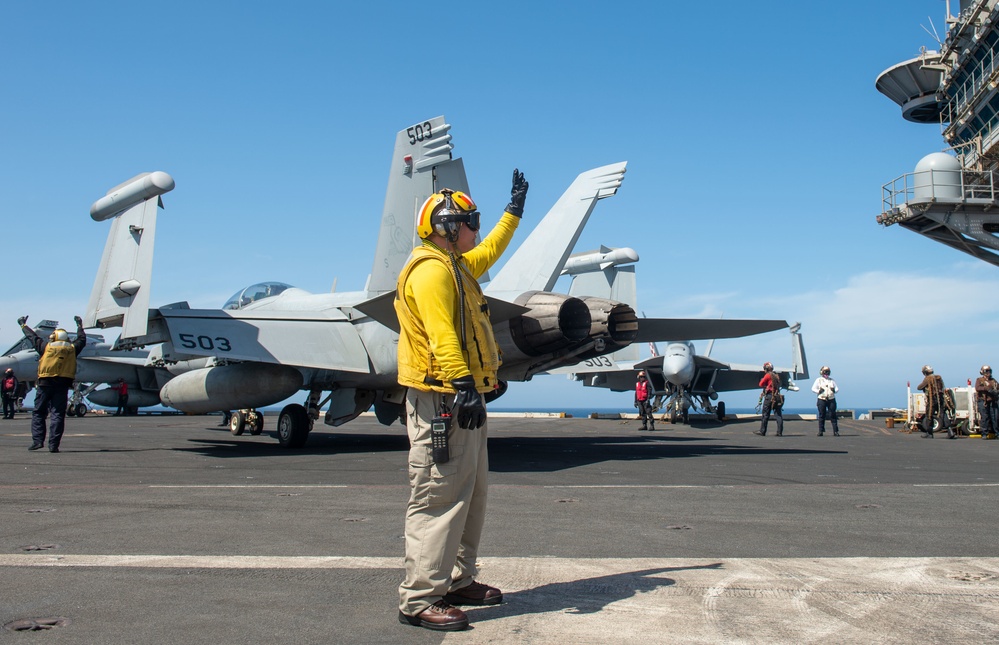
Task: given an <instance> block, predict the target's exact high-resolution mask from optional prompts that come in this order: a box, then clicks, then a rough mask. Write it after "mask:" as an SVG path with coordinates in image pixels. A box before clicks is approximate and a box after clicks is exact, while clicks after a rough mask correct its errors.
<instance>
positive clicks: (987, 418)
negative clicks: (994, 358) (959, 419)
mask: <svg viewBox="0 0 999 645" xmlns="http://www.w3.org/2000/svg"><path fill="white" fill-rule="evenodd" d="M978 373H979V374H981V376H979V377H978V378H977V379H975V396H976V397H977V398H978V421H979V426H980V427H981V431H982V439H995V438H996V427H997V426H996V424H997V422H999V382H997V381H996V380H995V379H994V378H992V367H990V366H989V365H982V369H980V370H978Z"/></svg>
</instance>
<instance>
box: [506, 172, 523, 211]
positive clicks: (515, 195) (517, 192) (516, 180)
mask: <svg viewBox="0 0 999 645" xmlns="http://www.w3.org/2000/svg"><path fill="white" fill-rule="evenodd" d="M527 187H528V184H527V180H526V179H524V173H522V172H520V171H519V170H517V169H516V168H514V169H513V186H511V188H510V203H509V204H507V206H506V212H508V213H510V214H511V215H516V216H517V217H520V216H522V215H523V214H524V201H525V200H526V199H527Z"/></svg>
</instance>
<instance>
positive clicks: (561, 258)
mask: <svg viewBox="0 0 999 645" xmlns="http://www.w3.org/2000/svg"><path fill="white" fill-rule="evenodd" d="M450 130H451V126H450V125H449V124H447V123H446V122H445V120H444V117H436V118H434V119H430V120H427V121H423V122H420V123H418V124H415V125H413V126H411V127H409V128H406V129H405V130H402V131H400V132H399V133H398V134H397V136H396V143H395V150H394V153H393V158H392V165H391V171H390V176H389V182H388V190H387V193H386V198H385V206H384V210H383V213H382V219H381V228H380V231H379V236H378V241H377V246H376V252H375V260H374V263H373V266H372V270H371V273H370V275H369V276H368V280H367V284H366V286H365V288H364V290H363V291H360V292H351V293H327V294H311V293H308V292H305V291H303V290H301V289H296V288H294V287H291V286H289V285H286V284H282V283H261V284H258V285H254V286H253V287H249V288H247V289H244V290H242V291H241V292H239V293H237V294H236V296H234V297H233V298H232V299H231V300H230V301H229V302H228V303H227V304H226V305H225V306H224V307H223V308H222V309H219V310H209V309H191V308H190V307H189V306H188V305H187V303H177V304H173V305H169V306H165V307H159V308H157V309H149V296H150V294H149V289H150V281H151V263H152V245H153V239H154V235H155V225H156V215H157V206H158V205H159V204H160V203H161V202H160V199H161V196H162V195H163V194H165V193H167V192H169V191H170V190H172V189H173V188H174V181H173V179H172V178H171V177H170V176H169V175H167V174H166V173H163V172H153V173H145V174H143V175H139V176H137V177H135V178H133V179H132V180H129V181H128V182H125V183H124V184H121V185H120V186H117V187H115V188H113V189H111V190H110V191H109V192H108V194H107V195H106V196H105V197H102V198H101V199H99V200H98V201H97V202H95V203H94V205H93V206H92V208H91V217H92V218H93V219H95V220H97V221H102V220H107V219H111V220H113V223H112V226H111V231H110V233H109V234H108V241H107V244H106V246H105V250H104V256H103V258H102V260H101V268H100V271H99V273H98V276H97V280H96V281H95V284H94V289H93V292H92V294H91V300H90V304H89V306H88V309H87V312H86V315H85V316H84V324H85V325H87V326H88V327H109V326H121V327H122V334H121V337H120V338H119V341H118V343H117V346H118V347H119V348H122V349H127V348H130V347H138V346H143V345H148V344H153V343H160V344H162V348H163V349H162V357H163V359H164V360H166V361H170V360H184V359H191V358H196V357H213V358H214V359H215V365H213V366H211V367H206V368H204V369H197V370H192V371H189V372H187V373H185V374H181V375H179V376H177V377H175V378H173V379H172V380H170V381H169V382H167V383H166V384H165V385H164V386H163V387H162V389H161V390H160V398H161V399H162V401H163V403H164V404H166V405H169V406H172V407H174V408H177V409H179V410H183V411H185V412H190V413H203V412H210V411H214V410H220V409H253V408H258V407H262V406H266V405H272V404H274V403H278V402H280V401H282V400H284V399H286V398H288V397H290V396H292V395H293V394H294V393H295V392H297V391H299V390H305V391H307V392H308V396H307V399H306V402H305V404H304V405H303V404H298V403H293V404H289V405H287V406H285V407H284V409H283V410H282V411H281V413H280V415H279V417H278V422H277V436H278V440H279V442H280V443H281V445H283V446H285V447H300V446H302V445H304V444H305V442H306V441H307V439H308V435H309V432H310V431H311V429H312V424H313V421H314V420H316V419H318V418H319V414H320V409H321V408H322V407H323V406H328V408H327V412H326V414H325V417H324V422H325V423H326V424H328V425H332V426H339V425H341V424H344V423H347V422H349V421H351V420H352V419H354V418H356V417H357V416H358V415H359V414H361V413H362V412H364V411H366V410H368V409H371V408H374V412H375V415H376V416H377V418H378V419H379V421H381V422H382V423H384V424H386V425H388V424H391V423H394V422H403V417H404V397H405V392H404V390H403V388H401V387H400V386H399V385H398V383H397V380H396V376H397V373H396V345H397V342H398V333H397V328H398V321H397V320H396V319H395V311H394V308H393V307H392V299H393V297H394V293H395V287H396V279H397V276H398V273H399V271H400V270H401V268H402V267H403V265H404V264H405V262H406V260H407V258H408V257H409V254H410V252H411V251H412V249H413V247H414V246H416V245H417V243H418V237H417V235H416V231H415V228H416V224H415V222H416V217H415V215H416V210H417V209H418V208H419V206H420V205H421V204H422V203H423V201H424V200H425V199H426V198H427V197H429V196H430V195H431V194H433V193H434V192H437V191H438V190H440V189H442V188H451V189H455V190H463V191H468V184H467V181H466V178H465V171H464V165H463V162H462V160H461V159H460V158H453V157H452V155H451V151H452V149H453V144H452V142H451V134H450ZM625 169H626V164H625V163H617V164H612V165H608V166H604V167H602V168H596V169H594V170H590V171H588V172H584V173H582V174H581V175H579V176H578V177H577V178H576V180H575V181H574V182H573V183H572V185H571V186H570V187H569V188H568V190H566V192H565V193H564V194H563V195H562V197H561V198H560V199H559V201H558V202H557V203H556V204H555V205H554V206H553V207H552V209H551V210H550V211H549V212H548V214H547V215H546V216H545V217H544V218H543V219H542V220H541V221H540V222H539V223H538V224H537V226H536V227H535V229H534V230H533V231H532V232H531V234H530V235H529V236H528V237H527V239H525V240H524V242H523V243H522V244H521V245H520V247H519V248H518V249H517V250H516V251H515V252H514V253H513V254H512V255H511V256H510V257H509V259H508V260H507V262H506V264H505V265H504V266H503V268H502V269H501V270H500V271H499V272H498V273H497V274H496V276H495V277H494V278H493V279H492V280H491V281H490V282H489V284H488V286H487V287H486V289H485V292H486V294H487V296H489V297H490V315H491V318H492V321H493V326H494V331H495V334H496V339H497V342H498V344H499V346H500V348H501V350H502V352H503V359H504V362H503V366H502V368H501V371H500V375H499V376H500V378H501V379H504V380H508V381H526V380H530V378H531V377H532V376H533V375H534V374H537V373H540V372H542V371H545V370H547V369H551V368H553V367H558V366H561V365H567V364H572V363H575V362H578V361H580V360H585V359H587V358H592V357H597V356H602V355H604V354H608V353H611V352H614V351H617V350H620V349H623V348H625V347H627V346H628V345H630V344H631V343H633V342H637V341H643V340H659V339H663V338H673V337H677V335H676V333H675V332H676V331H677V328H678V325H677V323H676V321H660V320H642V321H641V323H639V320H638V317H637V316H636V315H635V312H634V310H633V309H632V308H631V307H630V306H628V305H627V304H625V303H622V302H617V301H613V300H609V299H606V298H595V297H587V296H574V295H568V294H559V293H553V292H551V291H550V290H551V289H552V288H553V286H554V284H555V282H556V280H557V279H558V276H559V274H560V272H561V270H562V268H563V266H564V265H565V263H566V260H567V259H568V257H569V254H570V252H571V250H572V248H573V246H574V244H575V242H576V240H577V239H578V237H579V234H580V232H581V231H582V229H583V227H584V225H585V223H586V221H587V220H588V218H589V217H590V215H591V213H592V212H593V208H594V206H595V205H596V203H597V202H598V201H599V200H601V199H604V198H606V197H610V196H612V195H614V194H615V193H616V192H617V189H618V188H619V187H620V185H621V182H622V181H623V179H624V173H625ZM469 192H470V191H469ZM485 278H488V276H486V277H485ZM485 278H484V279H483V281H485ZM700 322H704V321H700ZM680 327H682V325H680ZM688 331H689V332H690V333H689V334H680V337H692V338H703V337H704V336H702V335H699V333H698V331H697V330H696V329H690V330H688ZM324 392H328V394H326V395H325V397H324V396H323V394H324Z"/></svg>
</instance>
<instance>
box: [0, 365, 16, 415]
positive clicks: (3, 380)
mask: <svg viewBox="0 0 999 645" xmlns="http://www.w3.org/2000/svg"><path fill="white" fill-rule="evenodd" d="M18 385H19V384H18V382H17V377H16V376H14V370H13V369H12V368H10V367H8V368H7V369H6V370H4V373H3V377H0V397H2V398H3V418H4V419H13V418H14V408H15V407H16V406H17V386H18Z"/></svg>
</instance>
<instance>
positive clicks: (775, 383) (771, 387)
mask: <svg viewBox="0 0 999 645" xmlns="http://www.w3.org/2000/svg"><path fill="white" fill-rule="evenodd" d="M760 387H762V388H763V392H761V393H760V396H761V398H762V404H763V408H762V413H761V415H760V429H759V430H754V431H753V434H758V435H760V436H761V437H765V436H766V435H767V424H768V423H769V422H770V414H771V412H772V413H773V415H774V419H776V420H777V436H778V437H782V436H784V415H783V414H782V410H783V409H784V395H783V394H781V393H780V374H777V373H776V372H774V365H773V363H771V362H770V361H767V362H766V363H764V364H763V378H761V379H760Z"/></svg>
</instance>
